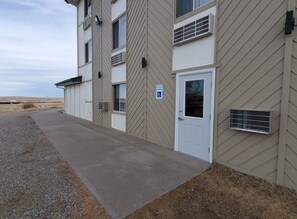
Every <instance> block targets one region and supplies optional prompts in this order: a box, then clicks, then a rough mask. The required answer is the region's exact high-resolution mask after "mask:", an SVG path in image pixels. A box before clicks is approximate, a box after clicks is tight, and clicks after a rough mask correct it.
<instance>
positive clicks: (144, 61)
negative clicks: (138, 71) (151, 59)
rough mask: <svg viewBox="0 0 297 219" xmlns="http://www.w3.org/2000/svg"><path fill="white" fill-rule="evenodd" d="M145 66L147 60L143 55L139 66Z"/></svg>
mask: <svg viewBox="0 0 297 219" xmlns="http://www.w3.org/2000/svg"><path fill="white" fill-rule="evenodd" d="M146 66H147V60H146V59H145V58H144V57H143V58H142V59H141V67H142V68H145V67H146Z"/></svg>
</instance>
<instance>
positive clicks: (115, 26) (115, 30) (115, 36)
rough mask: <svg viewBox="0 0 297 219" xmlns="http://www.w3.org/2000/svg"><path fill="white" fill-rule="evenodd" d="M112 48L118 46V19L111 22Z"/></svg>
mask: <svg viewBox="0 0 297 219" xmlns="http://www.w3.org/2000/svg"><path fill="white" fill-rule="evenodd" d="M112 35H113V48H114V49H116V48H118V47H119V21H116V22H115V23H113V31H112Z"/></svg>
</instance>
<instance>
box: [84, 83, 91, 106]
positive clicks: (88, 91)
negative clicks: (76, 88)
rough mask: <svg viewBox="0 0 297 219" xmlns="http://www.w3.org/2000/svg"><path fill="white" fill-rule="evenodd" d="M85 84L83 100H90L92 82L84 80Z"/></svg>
mask: <svg viewBox="0 0 297 219" xmlns="http://www.w3.org/2000/svg"><path fill="white" fill-rule="evenodd" d="M84 84H85V96H84V98H85V101H88V102H92V99H93V98H92V82H91V81H89V82H86V83H84Z"/></svg>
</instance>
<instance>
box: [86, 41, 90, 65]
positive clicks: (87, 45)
mask: <svg viewBox="0 0 297 219" xmlns="http://www.w3.org/2000/svg"><path fill="white" fill-rule="evenodd" d="M85 57H86V60H85V61H86V63H88V62H91V61H92V40H90V41H88V42H87V43H86V44H85Z"/></svg>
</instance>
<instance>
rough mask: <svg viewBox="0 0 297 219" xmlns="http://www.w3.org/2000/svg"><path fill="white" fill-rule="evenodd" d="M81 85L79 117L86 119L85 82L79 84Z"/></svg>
mask: <svg viewBox="0 0 297 219" xmlns="http://www.w3.org/2000/svg"><path fill="white" fill-rule="evenodd" d="M78 87H79V92H80V93H79V117H80V118H82V119H86V116H85V93H86V91H85V87H86V85H85V83H82V84H80V85H78Z"/></svg>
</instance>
